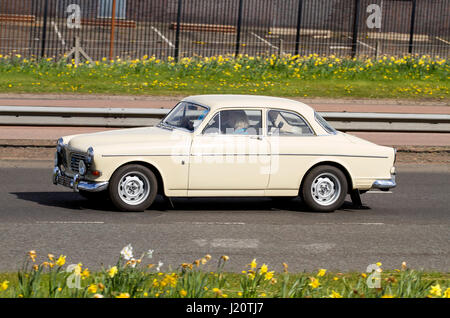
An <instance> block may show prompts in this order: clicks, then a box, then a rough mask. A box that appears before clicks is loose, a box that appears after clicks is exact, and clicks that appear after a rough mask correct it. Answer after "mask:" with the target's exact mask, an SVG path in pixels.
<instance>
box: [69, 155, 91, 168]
mask: <svg viewBox="0 0 450 318" xmlns="http://www.w3.org/2000/svg"><path fill="white" fill-rule="evenodd" d="M86 158H87V155H86V154H84V153H79V152H72V153H71V155H70V170H72V171H73V172H75V173H78V172H80V171H79V170H78V167H79V164H80V160H84V162H86Z"/></svg>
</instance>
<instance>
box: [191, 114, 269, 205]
mask: <svg viewBox="0 0 450 318" xmlns="http://www.w3.org/2000/svg"><path fill="white" fill-rule="evenodd" d="M262 113H263V112H262V109H254V108H252V109H245V108H243V109H236V108H233V109H223V110H220V111H218V112H216V113H215V114H214V115H213V116H212V117H211V120H210V121H209V122H208V123H207V124H206V126H205V128H204V129H203V130H202V131H201V133H199V134H197V135H195V136H194V138H193V142H192V146H191V158H190V163H189V189H188V195H191V196H195V195H205V196H228V195H245V196H251V195H263V194H264V190H265V188H266V187H267V184H268V181H269V173H270V156H269V153H270V151H269V150H270V149H269V143H268V141H267V138H266V137H265V136H264V135H265V134H264V131H263V129H262V127H263V116H262Z"/></svg>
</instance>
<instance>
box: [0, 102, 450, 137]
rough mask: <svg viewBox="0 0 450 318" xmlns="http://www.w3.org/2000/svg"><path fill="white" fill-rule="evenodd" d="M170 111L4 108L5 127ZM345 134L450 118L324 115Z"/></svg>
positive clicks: (150, 119)
mask: <svg viewBox="0 0 450 318" xmlns="http://www.w3.org/2000/svg"><path fill="white" fill-rule="evenodd" d="M168 112H169V109H154V108H152V109H145V108H144V109H143V108H81V107H70V108H69V107H34V106H33V107H24V106H0V125H3V126H6V125H7V126H84V127H117V128H119V127H140V126H153V125H155V124H157V123H158V122H159V121H160V120H161V118H163V117H164V116H165V115H166V114H167V113H168ZM320 114H321V115H322V116H323V117H324V118H325V119H327V120H328V121H329V122H330V123H331V124H332V125H333V126H334V127H335V128H336V129H338V130H342V131H378V132H439V133H448V132H450V115H444V114H442V115H439V114H438V115H435V114H397V113H348V112H322V113H320Z"/></svg>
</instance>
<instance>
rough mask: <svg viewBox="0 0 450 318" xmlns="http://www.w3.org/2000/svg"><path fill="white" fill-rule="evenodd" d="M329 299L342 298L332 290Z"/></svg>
mask: <svg viewBox="0 0 450 318" xmlns="http://www.w3.org/2000/svg"><path fill="white" fill-rule="evenodd" d="M330 298H342V295H341V294H339V293H338V292H335V291H334V290H332V291H331V295H330Z"/></svg>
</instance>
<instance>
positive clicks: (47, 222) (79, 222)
mask: <svg viewBox="0 0 450 318" xmlns="http://www.w3.org/2000/svg"><path fill="white" fill-rule="evenodd" d="M36 224H105V222H95V221H92V222H89V221H37V222H36Z"/></svg>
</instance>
